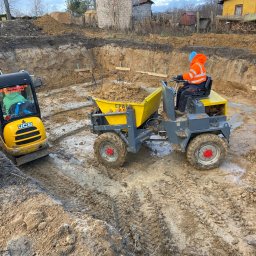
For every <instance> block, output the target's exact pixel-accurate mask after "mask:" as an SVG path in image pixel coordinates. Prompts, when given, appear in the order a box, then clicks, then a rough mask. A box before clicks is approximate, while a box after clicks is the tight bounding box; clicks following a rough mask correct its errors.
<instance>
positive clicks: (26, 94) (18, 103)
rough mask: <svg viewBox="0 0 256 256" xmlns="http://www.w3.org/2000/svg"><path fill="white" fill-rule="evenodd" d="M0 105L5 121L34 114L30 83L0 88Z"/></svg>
mask: <svg viewBox="0 0 256 256" xmlns="http://www.w3.org/2000/svg"><path fill="white" fill-rule="evenodd" d="M0 107H1V108H2V113H3V118H4V120H5V121H11V120H12V119H16V118H23V117H26V116H30V115H33V114H36V107H35V102H34V97H33V94H32V90H31V87H30V85H27V84H24V85H16V86H10V87H5V88H1V89H0Z"/></svg>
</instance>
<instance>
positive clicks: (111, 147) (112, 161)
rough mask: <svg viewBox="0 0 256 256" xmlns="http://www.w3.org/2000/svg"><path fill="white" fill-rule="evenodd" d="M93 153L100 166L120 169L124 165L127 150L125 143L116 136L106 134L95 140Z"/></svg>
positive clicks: (109, 133) (110, 133)
mask: <svg viewBox="0 0 256 256" xmlns="http://www.w3.org/2000/svg"><path fill="white" fill-rule="evenodd" d="M94 153H95V156H96V157H97V159H98V161H99V162H100V163H101V164H103V165H105V166H108V167H120V166H122V165H123V164H124V161H125V158H126V154H127V149H126V144H125V142H124V141H123V140H122V139H121V138H120V137H119V136H118V135H117V134H115V133H112V132H107V133H103V134H101V135H100V136H99V137H98V138H97V139H96V141H95V143H94Z"/></svg>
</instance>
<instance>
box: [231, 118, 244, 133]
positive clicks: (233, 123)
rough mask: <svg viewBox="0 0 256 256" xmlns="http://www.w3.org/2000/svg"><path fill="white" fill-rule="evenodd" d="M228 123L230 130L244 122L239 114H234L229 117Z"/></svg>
mask: <svg viewBox="0 0 256 256" xmlns="http://www.w3.org/2000/svg"><path fill="white" fill-rule="evenodd" d="M228 123H229V124H230V125H231V131H234V130H235V129H237V128H239V127H241V126H242V125H243V124H244V122H243V117H242V115H240V114H234V115H232V116H231V117H230V119H229V120H228Z"/></svg>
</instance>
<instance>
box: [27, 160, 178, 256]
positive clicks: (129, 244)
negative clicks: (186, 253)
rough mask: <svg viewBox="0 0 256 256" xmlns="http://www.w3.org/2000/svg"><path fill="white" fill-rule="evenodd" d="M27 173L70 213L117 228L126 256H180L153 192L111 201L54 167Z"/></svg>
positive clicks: (127, 193)
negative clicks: (85, 215)
mask: <svg viewBox="0 0 256 256" xmlns="http://www.w3.org/2000/svg"><path fill="white" fill-rule="evenodd" d="M44 162H45V161H44ZM56 168H57V167H56ZM23 169H24V171H25V172H26V174H27V175H28V176H30V177H32V178H33V179H35V180H36V181H37V182H38V183H39V185H40V187H41V188H42V189H43V190H45V191H46V192H47V193H48V194H49V195H50V196H52V197H53V198H54V199H55V200H58V201H60V202H61V203H62V204H63V206H64V208H65V209H66V210H67V211H69V212H71V213H73V214H75V215H78V216H81V214H84V213H86V214H88V215H90V216H92V217H93V218H96V219H100V220H103V221H105V222H107V223H108V224H110V225H112V226H114V227H115V228H116V229H117V230H118V231H119V232H120V234H121V236H122V238H123V240H122V244H123V247H124V249H123V250H124V255H176V254H177V255H178V249H177V247H176V246H175V244H174V242H171V241H172V240H171V239H172V235H171V233H170V230H169V229H168V226H167V224H166V222H165V220H164V216H163V213H162V212H161V210H160V207H158V206H157V205H156V203H155V202H154V201H153V198H152V195H151V193H150V192H149V190H147V189H145V190H144V192H142V191H136V190H133V191H132V192H131V191H129V190H126V191H124V192H123V193H120V194H119V195H117V196H113V197H111V196H109V195H108V194H106V193H103V192H100V191H98V190H97V188H96V187H95V189H92V188H89V187H84V186H80V185H79V184H77V182H75V180H72V179H71V178H69V177H67V176H65V175H63V174H62V173H60V171H58V170H55V169H54V166H53V167H52V169H51V170H50V169H49V168H47V169H46V170H45V169H44V167H40V168H37V169H36V168H34V167H33V165H32V166H31V167H30V165H27V166H25V167H24V168H23Z"/></svg>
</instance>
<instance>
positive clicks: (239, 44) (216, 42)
mask: <svg viewBox="0 0 256 256" xmlns="http://www.w3.org/2000/svg"><path fill="white" fill-rule="evenodd" d="M34 24H35V25H36V26H37V27H39V28H40V29H42V31H43V32H44V33H46V34H48V35H62V34H70V33H72V34H79V35H84V36H86V37H95V38H105V39H116V40H123V39H128V40H130V39H132V40H133V41H138V42H144V43H145V42H148V43H157V44H169V45H171V46H172V47H174V48H184V47H185V46H187V45H190V46H197V47H199V46H200V47H212V48H214V47H216V48H233V49H247V50H249V51H250V52H251V53H256V46H255V39H256V35H255V34H253V35H242V36H241V35H232V34H228V35H225V34H207V35H205V34H200V35H198V34H194V35H192V36H184V37H174V36H171V37H168V36H167V37H162V36H159V35H150V36H138V35H136V34H133V33H127V34H124V33H118V32H116V31H111V32H109V31H104V30H100V29H89V28H80V27H78V26H70V25H64V24H60V23H59V22H57V21H56V20H54V19H53V18H52V17H50V16H48V15H46V16H43V17H41V18H39V19H37V20H36V21H35V22H34Z"/></svg>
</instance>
